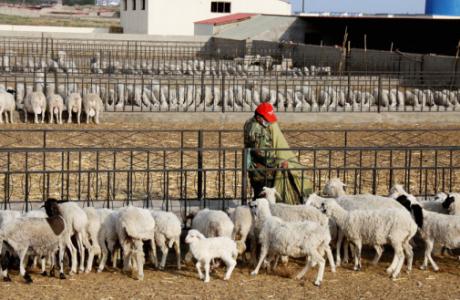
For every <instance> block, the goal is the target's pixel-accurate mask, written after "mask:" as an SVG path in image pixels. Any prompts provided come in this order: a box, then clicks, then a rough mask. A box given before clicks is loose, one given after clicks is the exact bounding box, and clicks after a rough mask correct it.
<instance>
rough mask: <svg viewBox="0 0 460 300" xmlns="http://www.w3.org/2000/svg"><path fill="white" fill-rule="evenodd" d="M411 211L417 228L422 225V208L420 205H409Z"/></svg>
mask: <svg viewBox="0 0 460 300" xmlns="http://www.w3.org/2000/svg"><path fill="white" fill-rule="evenodd" d="M411 209H412V213H413V214H414V218H415V223H416V224H417V226H418V227H419V228H422V227H423V209H422V207H421V206H420V205H418V204H414V205H411Z"/></svg>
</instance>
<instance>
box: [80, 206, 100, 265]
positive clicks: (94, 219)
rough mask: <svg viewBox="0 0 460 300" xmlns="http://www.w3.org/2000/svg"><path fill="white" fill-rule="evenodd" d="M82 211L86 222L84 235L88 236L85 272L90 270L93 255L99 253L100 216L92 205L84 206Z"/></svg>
mask: <svg viewBox="0 0 460 300" xmlns="http://www.w3.org/2000/svg"><path fill="white" fill-rule="evenodd" d="M83 211H84V212H85V213H86V216H87V218H88V223H87V225H86V235H87V237H88V242H89V249H88V261H87V264H86V269H85V272H86V273H89V272H91V269H92V267H93V260H94V256H100V255H101V246H100V245H99V231H100V229H101V217H100V214H99V213H98V211H97V210H96V209H95V208H94V207H85V208H83Z"/></svg>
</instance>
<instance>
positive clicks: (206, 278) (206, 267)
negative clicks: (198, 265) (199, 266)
mask: <svg viewBox="0 0 460 300" xmlns="http://www.w3.org/2000/svg"><path fill="white" fill-rule="evenodd" d="M210 268H211V262H210V261H209V259H208V260H206V261H205V262H204V282H205V283H208V282H209V269H210Z"/></svg>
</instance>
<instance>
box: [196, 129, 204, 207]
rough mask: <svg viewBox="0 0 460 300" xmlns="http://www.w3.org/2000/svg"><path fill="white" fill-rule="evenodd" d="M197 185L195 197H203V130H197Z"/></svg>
mask: <svg viewBox="0 0 460 300" xmlns="http://www.w3.org/2000/svg"><path fill="white" fill-rule="evenodd" d="M197 159H198V166H197V167H198V169H197V171H198V182H197V184H198V186H197V197H198V200H201V199H202V198H203V130H198V157H197Z"/></svg>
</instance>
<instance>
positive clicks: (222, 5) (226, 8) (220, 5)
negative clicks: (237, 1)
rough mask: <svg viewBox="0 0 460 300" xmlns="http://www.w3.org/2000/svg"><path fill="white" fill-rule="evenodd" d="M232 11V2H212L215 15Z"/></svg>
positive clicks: (212, 10)
mask: <svg viewBox="0 0 460 300" xmlns="http://www.w3.org/2000/svg"><path fill="white" fill-rule="evenodd" d="M230 11H231V3H230V2H211V12H213V13H229V12H230Z"/></svg>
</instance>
